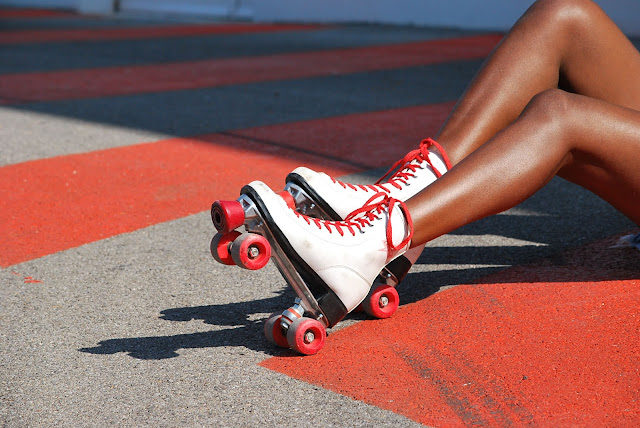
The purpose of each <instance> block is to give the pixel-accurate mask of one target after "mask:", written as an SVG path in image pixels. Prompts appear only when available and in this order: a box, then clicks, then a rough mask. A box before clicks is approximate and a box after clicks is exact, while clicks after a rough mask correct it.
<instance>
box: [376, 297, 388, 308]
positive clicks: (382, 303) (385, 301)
mask: <svg viewBox="0 0 640 428" xmlns="http://www.w3.org/2000/svg"><path fill="white" fill-rule="evenodd" d="M378 304H379V305H380V307H381V308H384V307H385V306H387V305H388V304H389V298H388V297H387V296H382V297H380V300H379V301H378Z"/></svg>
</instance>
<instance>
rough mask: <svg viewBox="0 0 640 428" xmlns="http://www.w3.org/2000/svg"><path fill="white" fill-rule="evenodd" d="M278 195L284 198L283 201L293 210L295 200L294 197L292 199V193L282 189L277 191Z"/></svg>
mask: <svg viewBox="0 0 640 428" xmlns="http://www.w3.org/2000/svg"><path fill="white" fill-rule="evenodd" d="M278 195H279V196H280V197H281V198H282V199H284V201H285V202H286V203H287V205H288V206H289V208H291V209H292V210H294V211H295V209H296V201H295V199H293V195H292V194H291V193H289V192H287V191H286V190H283V191H281V192H278Z"/></svg>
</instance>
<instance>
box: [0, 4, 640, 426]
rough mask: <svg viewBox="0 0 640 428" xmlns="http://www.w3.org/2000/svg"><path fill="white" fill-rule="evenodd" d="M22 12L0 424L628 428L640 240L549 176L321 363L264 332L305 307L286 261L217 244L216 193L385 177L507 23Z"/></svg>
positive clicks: (14, 23) (429, 129)
mask: <svg viewBox="0 0 640 428" xmlns="http://www.w3.org/2000/svg"><path fill="white" fill-rule="evenodd" d="M19 12H20V10H16V9H0V35H7V37H8V39H7V40H5V42H3V41H2V40H1V39H2V37H0V141H1V146H2V150H1V152H0V175H1V177H2V178H1V179H0V182H1V183H3V184H0V192H1V194H2V201H1V202H0V204H2V205H0V208H1V209H0V211H2V214H0V218H1V219H2V220H1V221H2V226H0V227H2V232H1V235H2V245H1V248H2V250H1V252H2V257H1V259H0V261H1V262H2V263H1V267H2V269H1V270H0V278H1V281H2V282H1V283H2V286H1V287H0V425H1V426H3V427H4V426H6V427H23V426H24V427H51V426H58V427H80V426H82V427H91V426H95V427H105V426H140V427H142V426H150V427H164V426H166V427H192V426H193V427H202V426H210V427H259V426H260V427H263V426H267V427H269V426H281V425H292V426H298V427H307V426H309V427H310V426H313V427H333V426H335V427H360V426H362V427H365V426H388V427H413V426H421V425H431V426H473V425H483V426H511V425H515V426H525V425H526V426H637V424H638V423H640V404H639V403H638V397H640V372H639V371H638V367H640V359H639V357H638V355H640V354H639V353H638V352H639V351H640V350H639V348H638V345H637V343H638V340H637V338H638V333H640V330H639V329H640V319H639V318H640V317H637V316H636V311H635V308H636V307H637V299H638V297H640V295H639V294H638V293H639V291H638V286H639V285H640V253H638V252H637V251H635V250H632V249H611V248H609V247H610V246H611V245H613V244H614V243H615V242H616V240H617V238H618V237H619V236H621V235H624V234H626V233H632V232H636V233H637V232H638V230H637V227H636V226H635V225H634V224H632V223H631V222H630V221H629V220H628V219H626V218H625V217H624V216H622V215H621V214H620V213H618V212H617V211H616V210H614V209H613V208H612V207H611V206H609V205H608V204H607V203H605V202H604V201H602V200H600V199H599V198H597V197H595V196H594V195H592V194H590V193H589V192H587V191H584V190H583V189H581V188H578V187H577V186H575V185H572V184H570V183H568V182H566V181H563V180H561V179H554V180H553V181H552V182H551V183H550V184H549V185H548V186H547V187H546V188H545V189H543V190H542V191H540V192H538V193H537V194H536V195H534V196H533V197H532V198H531V199H530V200H528V201H526V202H524V203H523V204H521V205H519V206H518V207H516V208H514V209H512V210H509V211H507V212H505V213H502V214H499V215H496V216H492V217H489V218H486V219H483V220H480V221H478V222H475V223H473V224H470V225H468V226H465V227H463V228H461V229H459V230H457V231H454V232H453V233H451V234H448V235H445V236H443V237H441V238H438V239H436V240H434V241H432V242H430V243H429V244H428V245H427V248H426V250H425V251H424V253H423V254H422V256H421V257H420V259H419V260H418V263H417V264H416V265H415V266H414V267H413V269H412V271H411V272H410V274H409V275H408V276H407V278H406V280H405V281H404V282H403V283H402V284H400V286H399V292H400V297H401V308H400V310H399V313H398V316H397V317H394V318H392V319H391V320H384V321H380V320H370V319H368V318H367V317H366V316H364V315H362V314H356V315H351V316H349V317H348V318H347V319H346V320H345V321H343V322H341V323H340V324H339V325H338V326H337V327H335V328H334V329H332V330H331V331H330V332H329V333H330V334H329V337H328V339H327V345H326V348H325V349H323V350H322V351H321V352H320V353H319V354H318V355H316V356H313V357H300V356H297V355H295V354H293V353H291V352H290V351H287V350H281V349H277V348H275V347H274V346H272V345H271V344H269V343H268V342H267V341H266V339H265V338H264V335H263V331H262V329H263V323H264V320H265V319H266V317H267V316H268V315H269V314H271V313H272V312H274V311H277V310H282V309H284V308H286V307H288V305H289V304H290V303H291V302H292V300H293V297H294V296H293V293H292V292H291V291H290V290H289V289H288V288H287V286H286V284H285V283H284V281H283V279H282V277H281V276H280V274H279V273H278V272H277V270H276V268H275V267H274V266H273V265H271V264H270V265H268V266H267V267H266V268H264V269H262V270H260V271H255V272H253V271H247V270H243V269H239V268H238V267H235V266H223V265H220V264H217V263H216V262H214V260H213V259H212V257H211V255H210V253H209V241H210V239H211V237H212V236H213V234H214V232H215V230H214V228H213V225H212V224H211V220H210V216H209V211H208V210H209V206H210V204H211V202H213V201H214V200H216V199H218V198H235V197H237V194H238V192H239V190H240V185H241V184H242V183H246V182H249V181H251V180H252V179H257V178H260V179H262V178H264V179H265V181H267V182H268V183H269V184H270V185H272V186H273V187H274V188H277V187H278V186H282V185H283V184H284V181H283V180H284V177H285V175H286V173H287V172H289V171H290V170H291V169H293V168H294V167H295V166H297V165H298V164H307V165H311V166H312V167H314V168H316V169H323V170H327V171H329V172H331V173H333V174H334V175H338V176H340V177H341V178H342V179H343V180H345V181H351V182H354V183H364V182H372V181H374V180H375V179H377V178H378V177H379V176H380V175H381V174H383V173H384V172H385V171H386V167H388V166H389V165H391V164H392V163H393V162H394V161H395V160H397V159H399V158H401V157H402V156H403V155H404V154H405V153H406V152H407V151H408V150H411V149H413V148H415V147H417V144H418V143H419V142H420V140H421V139H422V138H425V137H427V136H432V135H433V134H434V133H435V132H436V131H437V129H438V127H439V126H440V124H441V123H442V121H443V120H444V118H445V117H446V114H447V113H448V111H450V109H451V107H452V105H453V102H454V101H455V100H456V99H457V97H459V96H460V94H461V93H462V91H463V90H464V88H465V86H466V84H467V83H468V82H469V80H470V79H471V77H472V76H473V75H474V73H475V72H476V71H477V70H478V68H479V67H480V65H481V63H482V59H483V58H484V57H485V56H486V55H487V54H488V52H490V49H491V48H492V46H494V45H495V43H496V42H497V40H499V38H500V35H499V34H498V35H496V34H491V33H483V32H475V33H470V32H466V31H461V30H456V29H434V28H421V27H409V26H407V27H405V26H382V25H356V24H351V25H346V24H345V25H329V26H327V25H322V26H320V25H318V26H314V25H308V26H303V27H301V26H296V25H289V24H276V25H259V24H250V23H229V22H222V23H220V22H203V21H202V20H198V21H197V22H196V21H194V22H190V21H189V20H188V19H185V18H184V17H182V18H180V19H177V18H175V17H174V18H166V19H158V18H154V19H144V18H141V17H96V16H79V15H73V14H59V15H58V14H55V13H53V14H48V13H47V14H45V13H42V14H40V15H39V14H38V13H28V14H27V13H24V14H21V13H19ZM125 30H126V31H129V32H128V33H126V32H125ZM9 36H10V38H9ZM414 49H418V50H420V49H422V50H423V51H424V52H425V54H424V55H423V56H422V57H421V58H420V59H419V60H416V59H415V56H416V55H415V53H413V52H414ZM406 52H409V53H406ZM420 52H422V51H420ZM336 58H337V59H336ZM359 58H366V60H360V59H359ZM334 60H335V62H331V61H334ZM385 61H386V62H385ZM323 64H325V65H326V64H331V66H330V67H325V68H323ZM175 70H179V71H177V72H176V71H175ZM189 70H192V71H193V70H195V71H193V74H188V73H189ZM171 73H177V74H171ZM181 73H182V76H183V77H182V78H180V76H181ZM169 75H171V76H177V77H174V78H172V79H173V80H172V79H170V78H166V79H163V78H162V77H163V76H169ZM214 78H215V79H219V80H214ZM185 82H188V83H189V85H185ZM456 293H459V294H456ZM456 302H459V303H456ZM634 302H635V303H636V304H634ZM484 303H486V305H485V306H483V304H484ZM605 303H606V305H605ZM490 304H491V305H494V306H491V307H490V306H487V305H490ZM476 306H477V308H476ZM596 306H597V308H599V310H600V311H602V310H604V309H603V308H612V309H611V311H610V312H606V313H605V312H597V313H596V312H594V311H595V310H596V309H594V308H595V307H596ZM465 307H468V308H476V309H477V310H475V312H473V314H470V313H466V312H465V311H464V308H465ZM489 307H490V310H487V308H489ZM536 308H537V309H540V312H527V310H528V309H531V310H532V311H533V309H536ZM558 308H561V312H560V313H559V315H558V310H559V309H558ZM562 308H564V309H562ZM567 308H569V309H567ZM562 311H565V312H562ZM492 314H493V315H492ZM554 314H555V315H554ZM563 314H564V315H563ZM483 315H487V317H489V316H495V318H483ZM569 317H570V318H571V320H573V321H575V322H574V323H573V324H571V325H565V324H564V323H563V322H562V321H563V320H568V319H569ZM394 319H395V320H394ZM427 320H428V322H429V324H428V325H423V324H420V323H421V322H422V323H426V322H427ZM472 321H473V322H472ZM507 321H508V329H507V328H506V327H505V326H507ZM412 324H413V325H414V327H415V326H419V328H417V327H415V328H414V329H412V328H411V327H410V325H412ZM479 326H480V327H482V328H479ZM436 327H437V328H436ZM613 327H615V329H614V328H613ZM476 329H477V330H476ZM483 332H484V333H483ZM487 332H489V333H487ZM485 333H487V334H489V335H490V336H491V338H490V339H487V338H486V337H484V336H483V334H485ZM524 338H527V340H526V341H525V340H524ZM590 338H592V339H590ZM582 341H583V342H582ZM332 342H333V343H332ZM525 342H526V343H525ZM605 342H606V343H607V344H609V342H610V345H611V346H609V347H607V348H606V349H605V348H601V346H602V344H603V343H605ZM554 343H556V344H562V347H561V348H560V347H557V346H560V345H557V346H556V345H554ZM571 343H574V344H575V343H583V344H582V345H580V346H576V347H572V346H569V344H571ZM445 345H446V349H445V348H441V347H443V346H445ZM513 348H517V349H518V350H519V351H518V352H519V354H518V353H515V352H512V351H513ZM436 350H437V352H436ZM494 352H495V355H494V354H493V353H494ZM489 354H491V356H490V357H487V355H489ZM508 355H516V357H517V358H514V359H511V360H509V361H507V360H506V359H504V358H506V356H508ZM445 357H446V358H445ZM485 358H486V359H485ZM501 358H502V359H501ZM599 358H603V359H604V360H603V361H602V362H600V359H599ZM515 359H517V362H515V363H514V362H512V361H513V360H515ZM596 360H597V361H599V364H600V366H599V367H600V368H598V367H595V366H594V365H592V364H590V363H589V361H596ZM496 361H498V363H496ZM535 361H537V363H536V364H537V367H544V368H545V369H544V370H542V369H540V370H541V373H538V377H536V375H535V373H537V372H536V371H535V370H533V369H532V367H533V366H534V365H535V364H534V363H533V362H535ZM608 362H611V367H609V366H608V365H607V364H608ZM529 363H531V364H530V365H528V364H529ZM547 365H548V366H547ZM614 366H615V367H614ZM501 367H502V369H501ZM576 367H583V368H584V371H583V372H580V371H578V372H574V371H572V370H573V369H575V368H576ZM547 368H548V370H547ZM297 369H298V370H297ZM526 370H529V371H528V372H527V373H529V374H525V371H526ZM542 372H544V373H542ZM547 376H549V377H547ZM516 378H517V379H516ZM514 379H515V380H514ZM358 380H361V382H360V383H358ZM516 380H517V381H516ZM524 380H526V381H528V382H529V383H522V382H524ZM471 385H476V386H471ZM477 385H481V386H482V387H480V386H477ZM556 387H557V388H556ZM465 388H466V389H465ZM470 388H471V389H470Z"/></svg>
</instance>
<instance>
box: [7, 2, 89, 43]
mask: <svg viewBox="0 0 640 428" xmlns="http://www.w3.org/2000/svg"><path fill="white" fill-rule="evenodd" d="M71 16H78V15H76V14H75V13H72V12H65V11H62V10H51V9H22V8H17V9H12V8H9V9H0V19H10V18H59V17H65V18H68V17H71ZM3 37H4V35H3Z"/></svg>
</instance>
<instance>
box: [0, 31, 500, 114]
mask: <svg viewBox="0 0 640 428" xmlns="http://www.w3.org/2000/svg"><path fill="white" fill-rule="evenodd" d="M500 38H501V36H499V35H495V34H491V35H482V36H472V37H462V38H456V39H446V40H435V41H434V40H430V41H422V42H411V43H403V44H397V45H389V46H369V47H364V48H348V49H337V50H331V51H322V52H310V53H309V52H305V53H295V54H279V55H270V56H264V57H246V58H228V59H214V60H202V61H189V62H179V63H169V64H154V65H138V66H129V67H106V68H98V69H85V70H66V71H53V72H34V73H20V74H5V75H2V76H0V104H15V103H25V102H36V101H55V100H69V99H79V98H93V97H104V96H114V95H125V94H141V93H149V92H159V91H177V90H186V89H195V88H205V87H215V86H222V85H232V84H243V83H255V82H263V81H274V80H288V79H300V78H306V77H318V76H327V75H335V74H345V73H356V72H363V71H374V70H385V69H393V68H401V67H411V66H418V65H429V64H438V63H443V62H448V61H455V60H471V59H478V58H484V57H486V56H487V55H488V54H489V53H490V52H491V50H492V49H493V48H494V47H495V45H496V44H497V42H498V41H499V40H500Z"/></svg>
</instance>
